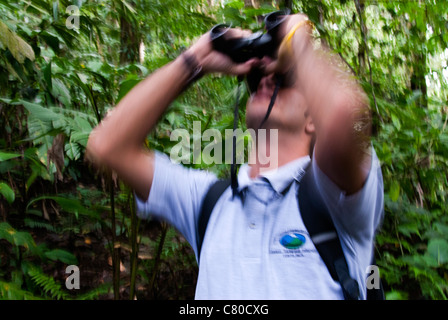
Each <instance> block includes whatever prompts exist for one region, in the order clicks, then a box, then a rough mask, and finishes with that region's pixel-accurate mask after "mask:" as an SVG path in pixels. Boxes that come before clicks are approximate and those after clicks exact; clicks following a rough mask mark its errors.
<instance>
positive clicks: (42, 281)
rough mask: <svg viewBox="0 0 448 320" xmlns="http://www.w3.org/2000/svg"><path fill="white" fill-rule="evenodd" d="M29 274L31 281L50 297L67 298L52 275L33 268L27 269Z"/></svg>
mask: <svg viewBox="0 0 448 320" xmlns="http://www.w3.org/2000/svg"><path fill="white" fill-rule="evenodd" d="M28 274H29V276H30V277H31V279H32V280H33V282H34V283H35V284H36V285H37V286H38V287H40V288H41V289H42V291H43V292H44V293H45V294H47V295H49V297H50V298H52V299H58V300H60V299H68V298H69V296H68V294H67V293H66V292H64V291H63V289H62V286H61V284H60V283H57V282H56V281H55V280H54V278H53V277H51V276H48V275H46V274H45V273H43V272H42V271H40V270H38V269H36V268H33V269H30V270H29V271H28Z"/></svg>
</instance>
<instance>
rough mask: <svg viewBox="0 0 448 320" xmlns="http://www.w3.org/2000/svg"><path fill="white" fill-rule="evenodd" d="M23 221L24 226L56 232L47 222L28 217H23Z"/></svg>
mask: <svg viewBox="0 0 448 320" xmlns="http://www.w3.org/2000/svg"><path fill="white" fill-rule="evenodd" d="M23 222H24V223H25V226H27V227H30V228H33V229H34V228H39V229H45V230H47V231H50V232H57V230H56V228H55V227H54V226H53V225H51V224H49V223H48V222H42V221H36V220H33V219H30V218H25V219H24V220H23Z"/></svg>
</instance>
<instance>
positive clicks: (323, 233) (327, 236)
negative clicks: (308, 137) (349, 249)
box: [297, 165, 359, 300]
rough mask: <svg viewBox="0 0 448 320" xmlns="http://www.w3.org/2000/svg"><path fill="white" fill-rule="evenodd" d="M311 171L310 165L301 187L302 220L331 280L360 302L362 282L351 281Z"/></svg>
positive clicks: (342, 253) (299, 196)
mask: <svg viewBox="0 0 448 320" xmlns="http://www.w3.org/2000/svg"><path fill="white" fill-rule="evenodd" d="M311 171H312V170H311V165H308V167H307V168H306V169H305V174H304V175H303V177H302V179H301V181H300V186H299V194H298V197H297V198H298V203H299V208H300V214H301V216H302V220H303V222H304V224H305V226H306V228H307V230H308V233H309V234H310V238H311V241H313V243H314V245H315V247H316V249H317V251H318V252H319V255H320V256H321V258H322V260H323V261H324V262H325V265H326V266H327V268H328V270H329V271H330V274H331V277H332V278H333V279H334V280H335V281H338V282H339V283H340V284H341V286H342V291H343V293H344V298H345V299H346V300H358V299H359V285H358V282H357V281H356V280H355V279H353V278H351V277H350V273H349V269H348V265H347V261H346V259H345V256H344V252H343V251H342V247H341V242H340V241H339V237H338V234H337V231H336V228H335V227H334V224H333V221H332V219H331V216H330V214H329V212H328V210H327V208H326V206H325V204H324V202H323V199H322V198H321V196H320V193H319V191H318V190H317V188H316V187H315V185H314V181H313V177H312V172H311Z"/></svg>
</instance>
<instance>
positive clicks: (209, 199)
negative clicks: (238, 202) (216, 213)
mask: <svg viewBox="0 0 448 320" xmlns="http://www.w3.org/2000/svg"><path fill="white" fill-rule="evenodd" d="M229 186H230V180H218V181H216V182H215V183H214V184H212V186H211V187H210V189H209V190H208V192H207V194H206V195H205V198H204V200H203V201H202V207H201V212H200V213H199V218H198V234H197V239H196V240H197V247H198V262H199V256H200V254H201V248H202V242H203V241H204V236H205V231H206V230H207V224H208V220H209V219H210V216H211V214H212V211H213V208H214V207H215V204H216V202H218V199H219V198H220V197H221V195H222V194H223V193H224V191H225V190H226V189H227V188H228V187H229Z"/></svg>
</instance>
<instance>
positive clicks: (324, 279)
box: [87, 15, 383, 299]
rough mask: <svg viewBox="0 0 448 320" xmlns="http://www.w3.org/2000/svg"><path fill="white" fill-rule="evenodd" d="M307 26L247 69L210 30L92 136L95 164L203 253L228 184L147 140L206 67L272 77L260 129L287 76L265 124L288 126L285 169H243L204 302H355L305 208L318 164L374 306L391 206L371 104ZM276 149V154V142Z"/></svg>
mask: <svg viewBox="0 0 448 320" xmlns="http://www.w3.org/2000/svg"><path fill="white" fill-rule="evenodd" d="M305 19H306V17H305V16H304V15H291V16H288V17H287V19H286V20H285V22H284V23H283V24H282V27H281V30H280V34H281V36H282V38H283V39H284V40H283V42H282V45H281V46H280V49H279V52H278V58H277V59H275V60H273V59H270V58H263V59H251V60H249V61H247V62H245V63H241V64H236V63H234V62H232V61H231V60H230V59H229V58H228V57H227V56H225V55H223V54H221V53H218V52H216V51H214V50H213V49H212V46H211V43H210V36H209V34H208V33H207V34H205V35H204V36H202V37H201V38H200V39H199V40H198V41H197V42H196V43H195V44H194V45H193V46H192V47H190V48H189V49H188V50H187V51H186V52H185V53H183V54H182V55H181V56H180V57H179V58H177V59H176V60H174V61H173V62H171V63H169V64H168V65H166V66H164V67H162V68H161V69H159V70H157V71H156V72H154V73H153V74H152V75H151V76H149V77H148V78H147V79H145V80H144V81H142V82H140V83H139V84H138V85H137V86H136V87H135V88H134V89H133V90H132V91H131V92H130V93H129V94H128V95H127V96H126V97H124V98H123V99H122V100H121V101H120V103H119V104H118V106H117V107H116V108H115V109H114V110H113V111H112V112H111V114H110V115H109V116H108V117H107V118H106V119H105V120H104V121H103V122H102V123H101V124H100V125H99V126H98V127H97V128H96V129H95V130H94V131H93V132H92V134H91V136H90V138H89V142H88V146H87V152H88V156H89V157H90V158H91V159H92V161H94V162H96V163H97V164H99V165H106V166H108V167H110V168H112V169H113V170H115V171H116V172H117V174H118V175H119V176H120V177H121V178H122V179H123V180H124V181H125V182H127V183H128V184H129V185H130V186H131V187H132V188H134V190H135V193H136V195H137V198H138V199H137V207H138V210H139V212H140V213H139V215H140V217H148V216H149V215H154V216H157V217H160V218H163V219H165V220H167V221H168V222H170V223H171V224H173V225H174V226H175V227H176V228H177V229H178V230H179V231H180V232H181V233H182V234H183V235H184V236H185V238H186V239H187V240H188V241H189V243H190V244H191V245H192V247H193V249H194V250H195V253H196V255H197V256H198V254H199V252H198V249H197V245H196V240H197V223H198V215H199V212H200V209H201V205H202V201H203V199H204V197H205V194H206V192H207V191H208V189H209V188H210V186H211V185H212V184H213V183H214V182H215V181H216V180H217V178H216V177H215V176H214V175H213V174H211V173H208V172H205V171H199V170H192V169H187V168H184V167H183V166H181V165H179V164H172V163H171V162H170V160H169V159H168V158H167V157H166V156H164V155H162V154H160V153H157V152H148V151H146V150H145V149H144V148H143V142H144V140H145V137H146V136H147V134H148V133H149V132H150V131H151V130H152V129H153V128H154V127H155V125H156V123H157V121H158V119H159V118H160V117H161V115H162V114H163V112H164V111H165V110H166V108H167V107H168V106H169V104H170V103H171V102H172V101H173V100H174V99H175V98H176V97H177V96H178V95H179V94H180V93H181V92H182V90H183V89H184V87H185V86H186V85H187V83H188V81H189V79H191V77H193V76H194V75H195V74H196V73H197V71H198V70H202V73H204V74H208V73H214V72H219V73H224V74H230V75H246V74H248V73H249V72H250V71H251V70H253V69H255V68H257V69H259V70H263V71H264V76H263V77H262V78H261V80H260V82H259V84H258V86H257V87H256V89H255V90H256V91H255V92H253V93H252V94H251V97H250V98H249V100H248V103H247V108H246V121H247V126H248V128H254V129H258V126H259V124H260V123H261V121H262V120H263V118H264V116H265V114H266V109H267V106H268V105H269V103H270V100H271V97H272V95H273V92H274V90H275V86H276V78H277V76H278V75H288V76H287V77H286V78H287V83H288V85H287V86H282V87H281V88H280V89H279V91H278V95H277V98H276V100H275V104H274V107H273V109H272V112H271V114H270V116H269V118H268V119H267V121H266V122H265V123H264V125H263V128H264V129H268V130H270V129H276V130H278V131H277V132H278V141H276V143H278V146H277V148H278V155H277V163H278V168H276V170H272V168H269V170H267V169H266V168H265V167H264V166H263V165H262V164H261V161H259V160H260V159H255V160H256V161H255V162H254V163H251V164H250V165H247V164H246V165H243V166H242V167H241V168H240V170H239V173H238V190H237V191H238V196H233V195H232V192H231V190H230V188H229V189H228V190H226V191H225V192H224V193H223V195H222V196H221V198H220V199H219V201H218V202H217V203H216V205H215V207H214V211H213V215H212V216H211V218H210V221H209V223H208V227H207V233H206V235H205V238H204V243H203V246H202V249H201V255H200V261H199V266H200V271H199V277H198V283H197V288H196V298H197V299H342V298H343V293H342V290H341V286H340V285H339V283H338V282H336V281H334V280H333V279H332V277H331V276H330V273H329V271H328V269H327V268H326V266H325V264H324V263H323V261H322V259H321V257H320V256H319V254H318V252H317V251H316V248H315V247H314V245H313V243H312V241H311V240H310V238H309V234H308V232H307V230H306V227H305V226H304V224H303V221H302V219H301V216H300V212H299V207H298V205H297V190H298V188H299V184H300V176H301V174H302V173H303V171H304V168H305V167H306V166H307V165H308V164H309V163H310V162H311V168H310V169H309V170H312V173H313V177H314V178H313V179H314V181H315V184H316V186H317V188H318V190H319V191H320V193H321V194H322V196H323V198H324V200H325V202H326V205H327V206H328V207H329V211H330V214H331V217H332V219H333V221H334V224H335V226H336V229H337V230H338V233H339V237H340V239H341V243H342V248H343V251H344V253H345V256H346V260H347V263H348V266H349V270H350V273H351V276H352V277H354V278H355V279H356V280H357V281H358V283H359V286H360V288H359V290H360V293H361V296H360V298H361V299H365V298H366V295H365V292H366V290H365V289H366V284H365V278H366V273H365V272H366V268H367V266H368V265H369V264H370V262H371V257H372V254H373V240H374V235H375V230H376V228H377V226H378V224H379V221H380V219H381V213H382V206H383V183H382V175H381V170H380V166H379V164H378V159H377V157H376V155H375V152H374V151H373V148H372V147H371V144H370V142H369V130H370V118H369V110H368V100H367V98H366V96H365V94H364V93H363V91H362V90H361V89H360V87H359V85H358V84H357V83H356V81H355V80H354V79H353V78H352V77H351V75H350V74H348V73H347V72H345V71H344V69H343V68H342V67H341V65H340V64H339V63H338V61H337V60H336V59H335V58H334V57H333V56H331V55H330V54H328V53H327V52H326V51H325V50H323V49H317V48H315V46H314V45H313V42H312V38H311V35H310V27H309V25H308V24H305V23H302V21H304V20H305ZM230 35H231V36H232V37H243V36H246V35H247V31H243V30H237V29H232V30H231V33H230ZM267 136H268V135H267ZM314 141H315V143H314ZM266 143H267V145H266V146H265V147H266V148H267V150H270V147H271V146H270V143H274V142H273V141H270V140H269V139H268V140H267V141H266ZM312 146H314V148H313V149H312V150H314V151H313V155H312V158H311V159H310V156H309V153H310V152H309V151H310V149H311V147H312Z"/></svg>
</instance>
